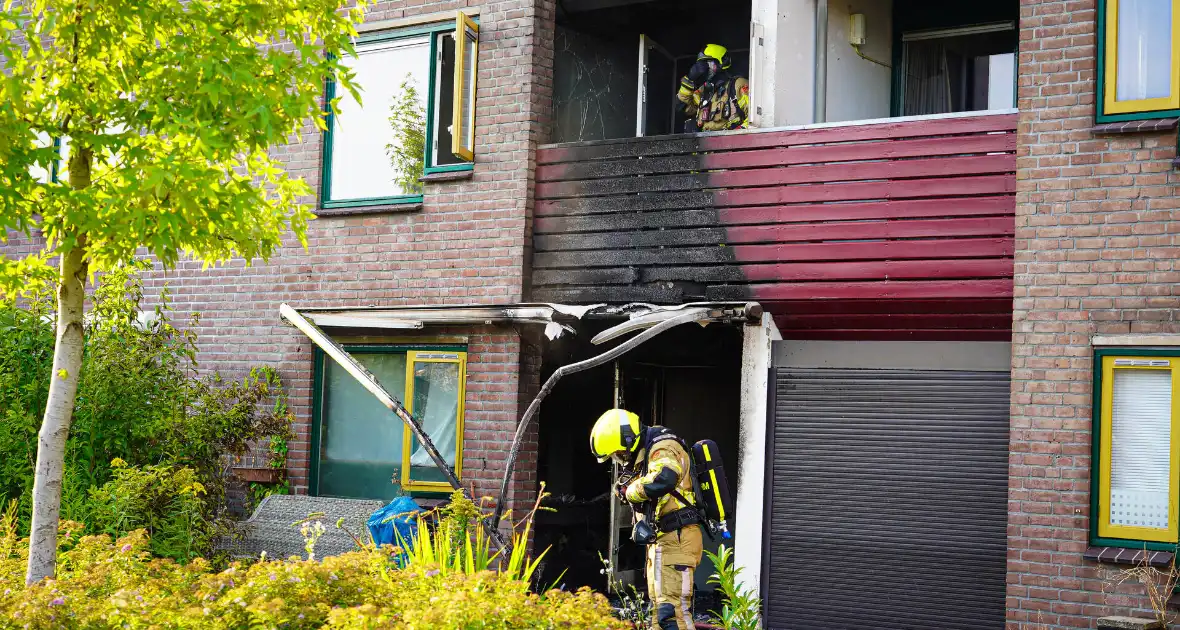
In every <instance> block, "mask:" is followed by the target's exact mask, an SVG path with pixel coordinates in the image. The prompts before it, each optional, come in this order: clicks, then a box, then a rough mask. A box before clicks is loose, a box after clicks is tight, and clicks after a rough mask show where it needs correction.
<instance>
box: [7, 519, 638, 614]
mask: <svg viewBox="0 0 1180 630" xmlns="http://www.w3.org/2000/svg"><path fill="white" fill-rule="evenodd" d="M11 521H15V518H12V519H11ZM4 530H5V533H4V535H3V536H2V537H0V589H3V594H2V595H0V629H7V628H14V629H15V628H29V629H33V630H38V629H43V628H44V629H48V628H63V629H71V628H87V629H94V630H99V629H106V628H112V629H113V628H130V629H136V628H160V629H167V628H211V629H214V630H217V629H224V630H230V629H234V630H236V629H239V628H240V629H243V630H244V629H246V628H289V629H294V630H298V629H304V628H308V629H310V628H340V629H350V630H352V629H355V630H360V629H362V628H364V629H376V628H407V629H427V628H438V629H447V628H486V629H502V630H509V629H516V628H601V629H605V630H624V629H625V628H628V627H630V626H629V624H627V623H625V622H622V621H620V620H618V619H615V618H614V617H613V616H612V614H611V608H610V606H609V604H608V603H607V601H606V599H605V598H604V597H603V596H601V595H599V594H596V593H592V592H590V591H589V590H585V589H584V590H581V591H579V592H576V593H569V592H563V591H549V592H546V593H542V594H537V593H533V592H530V590H529V585H528V581H527V580H526V579H523V578H522V577H520V576H516V577H513V576H512V575H509V574H508V573H497V572H494V571H479V572H474V573H466V572H461V571H457V572H448V571H441V570H439V568H438V567H436V566H431V565H413V566H410V567H407V568H406V569H398V568H397V567H396V566H395V564H394V562H393V560H392V556H393V555H395V554H391V553H390V549H389V548H388V547H385V548H382V549H380V550H378V549H373V548H372V547H369V548H366V549H361V550H358V551H354V552H350V553H346V554H343V555H339V556H332V557H328V558H325V559H323V560H322V561H315V560H305V559H300V558H289V559H286V560H267V559H263V560H260V561H258V562H255V563H253V564H250V565H248V566H247V565H242V564H233V565H231V566H230V567H229V568H227V569H225V570H223V571H220V572H215V571H213V570H212V569H211V568H210V565H209V563H208V562H206V561H204V560H203V559H200V558H198V559H196V560H193V561H192V562H190V563H188V564H185V565H182V564H179V563H176V562H174V561H172V560H171V559H160V558H153V557H152V555H151V553H150V551H149V550H150V548H151V541H150V539H149V537H148V535H147V533H146V532H145V531H144V530H136V531H134V532H131V533H130V534H127V535H125V536H123V537H121V538H119V539H117V540H115V541H113V542H112V539H111V538H110V537H109V536H106V535H99V536H79V531H80V530H81V526H80V525H78V524H76V523H70V522H66V523H63V535H62V537H61V551H60V552H59V555H58V575H57V578H56V579H51V580H47V581H46V582H44V583H41V584H38V585H34V586H31V587H25V585H24V560H25V556H26V555H27V551H26V550H27V544H26V543H25V541H23V540H19V539H18V538H17V534H16V529H15V526H14V525H6V526H5V527H4Z"/></svg>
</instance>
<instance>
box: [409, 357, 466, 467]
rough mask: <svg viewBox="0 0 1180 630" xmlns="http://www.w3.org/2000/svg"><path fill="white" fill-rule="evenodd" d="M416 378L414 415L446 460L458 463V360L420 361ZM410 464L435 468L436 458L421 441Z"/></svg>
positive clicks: (453, 463)
mask: <svg viewBox="0 0 1180 630" xmlns="http://www.w3.org/2000/svg"><path fill="white" fill-rule="evenodd" d="M414 369H415V370H416V371H417V372H418V374H415V377H414V378H415V382H414V415H415V416H416V417H417V418H418V419H419V421H421V422H422V429H423V430H424V431H426V435H429V436H430V439H431V441H433V442H434V446H435V448H437V449H438V452H439V454H441V455H442V456H443V459H445V460H446V462H447V464H449V465H451V466H454V465H455V445H456V441H457V439H458V413H459V364H458V363H418V364H416V365H415V366H414ZM410 465H411V466H425V467H430V468H434V467H435V465H434V460H432V459H430V455H429V454H428V453H427V452H426V448H425V447H424V446H422V445H421V444H419V445H418V448H416V449H414V452H413V453H412V454H411V455H410Z"/></svg>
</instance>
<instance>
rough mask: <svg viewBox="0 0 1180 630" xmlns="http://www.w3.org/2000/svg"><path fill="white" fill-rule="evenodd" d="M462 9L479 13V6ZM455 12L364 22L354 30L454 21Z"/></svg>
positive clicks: (369, 30)
mask: <svg viewBox="0 0 1180 630" xmlns="http://www.w3.org/2000/svg"><path fill="white" fill-rule="evenodd" d="M462 11H463V13H466V14H467V15H479V7H463V9H462ZM457 14H458V11H437V12H434V13H423V14H422V15H412V16H410V17H404V18H397V19H393V20H377V21H374V22H364V23H362V24H358V25H357V27H356V32H358V33H372V32H373V31H387V30H390V29H395V28H405V27H407V26H421V25H422V24H433V23H435V22H446V21H454V20H455V16H456V15H457Z"/></svg>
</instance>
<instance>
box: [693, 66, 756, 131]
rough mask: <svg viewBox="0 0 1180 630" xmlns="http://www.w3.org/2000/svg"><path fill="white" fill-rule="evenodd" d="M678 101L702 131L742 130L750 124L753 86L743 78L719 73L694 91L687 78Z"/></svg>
mask: <svg viewBox="0 0 1180 630" xmlns="http://www.w3.org/2000/svg"><path fill="white" fill-rule="evenodd" d="M676 98H677V99H679V100H680V102H681V103H682V104H683V106H684V112H685V114H687V115H688V117H689V118H693V119H695V120H696V124H697V129H700V130H701V131H721V130H726V129H742V128H744V127H746V126H747V124H748V123H749V118H750V84H749V82H747V81H746V80H745V79H743V78H741V77H733V76H729V75H728V73H720V74H718V75H716V76H714V77H713V78H711V79H709V80H708V81H706V82H705V83H704V84H703V85H701V86H700V87H696V88H695V89H694V86H693V82H692V81H691V80H690V79H689V77H684V78H683V79H682V80H681V82H680V91H679V92H678V93H677V94H676Z"/></svg>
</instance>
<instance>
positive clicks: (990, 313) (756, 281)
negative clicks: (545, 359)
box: [532, 113, 1016, 339]
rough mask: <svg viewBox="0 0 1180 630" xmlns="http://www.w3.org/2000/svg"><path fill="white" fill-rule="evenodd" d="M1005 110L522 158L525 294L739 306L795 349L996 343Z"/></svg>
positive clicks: (1007, 179) (1006, 245)
mask: <svg viewBox="0 0 1180 630" xmlns="http://www.w3.org/2000/svg"><path fill="white" fill-rule="evenodd" d="M1015 131H1016V115H1015V114H1012V113H1004V114H992V115H972V116H955V117H940V118H924V119H910V120H907V119H899V120H892V121H883V122H874V123H867V124H853V125H846V126H838V125H827V126H818V127H810V128H807V127H804V128H795V129H780V130H767V131H750V132H742V133H722V134H697V135H691V136H663V137H654V138H634V139H626V140H611V141H601V142H586V143H574V144H562V145H550V146H545V147H542V148H541V149H540V150H539V151H538V158H537V161H538V168H537V178H536V180H537V184H536V205H535V223H534V241H533V245H534V259H533V277H532V281H533V298H534V299H538V300H552V301H562V302H580V303H590V302H633V301H648V302H658V303H677V302H687V301H693V300H731V299H752V300H757V301H759V302H762V303H763V304H764V305H765V306H767V307H768V309H769V310H770V311H771V312H773V313H775V315H776V319H777V321H778V323H779V326H780V328H782V329H783V333H784V335H785V336H789V337H794V338H853V339H856V338H860V339H873V338H912V339H917V338H922V339H1006V338H1007V336H1008V334H1009V330H1010V320H1011V299H1012V253H1013V233H1014V213H1015V189H1016V175H1015V171H1016V157H1015V150H1016V138H1015Z"/></svg>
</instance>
